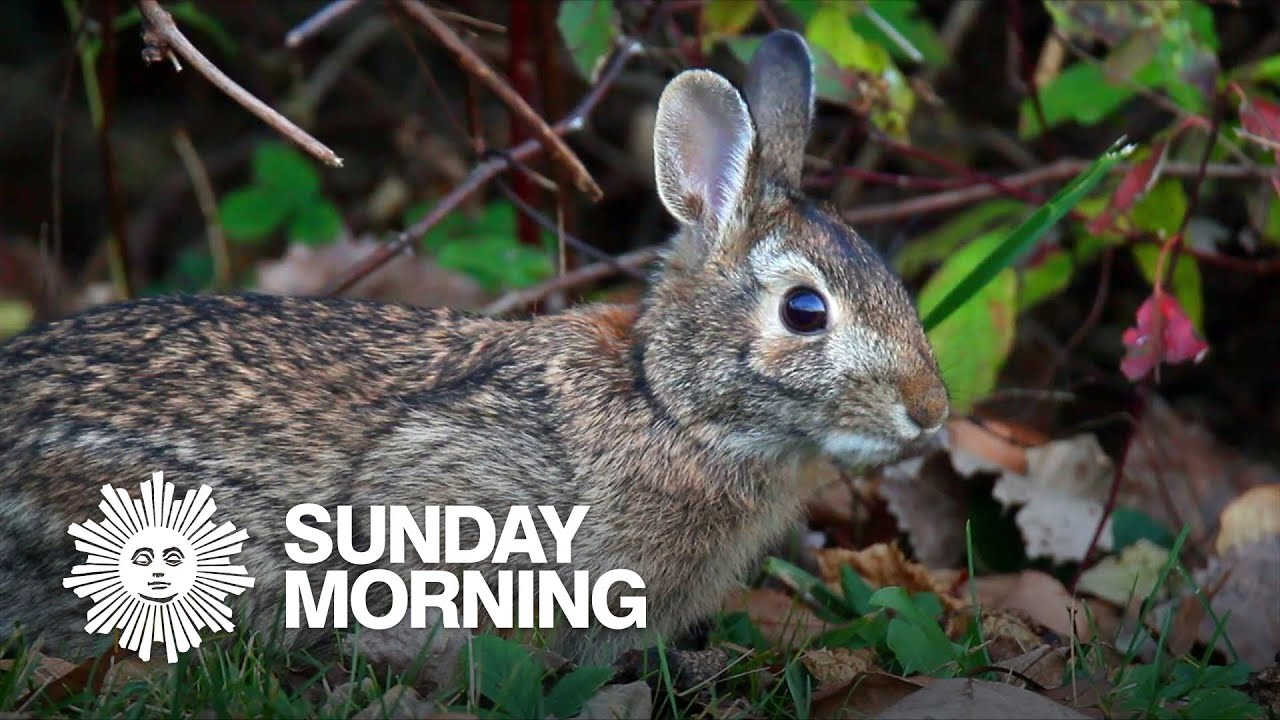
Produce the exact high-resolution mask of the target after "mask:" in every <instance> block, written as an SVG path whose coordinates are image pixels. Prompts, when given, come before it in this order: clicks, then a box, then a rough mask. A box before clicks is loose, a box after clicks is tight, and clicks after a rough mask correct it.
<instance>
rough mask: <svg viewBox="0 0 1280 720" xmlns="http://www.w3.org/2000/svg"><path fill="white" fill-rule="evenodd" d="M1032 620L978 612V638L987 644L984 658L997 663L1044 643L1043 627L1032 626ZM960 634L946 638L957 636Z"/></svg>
mask: <svg viewBox="0 0 1280 720" xmlns="http://www.w3.org/2000/svg"><path fill="white" fill-rule="evenodd" d="M1035 624H1036V623H1035V621H1034V620H1031V619H1029V618H1027V617H1025V616H1024V614H1023V613H1022V612H1020V611H1014V610H984V611H983V613H982V638H983V640H984V641H985V642H986V645H987V655H988V656H989V657H990V658H991V661H992V662H994V663H996V664H999V663H1001V662H1003V661H1006V660H1009V659H1011V658H1015V657H1019V656H1022V655H1025V654H1026V653H1027V652H1028V651H1030V650H1032V649H1034V648H1037V647H1040V646H1041V645H1044V644H1045V640H1046V638H1045V637H1043V635H1044V630H1045V627H1044V626H1039V627H1033V625H1035ZM959 635H960V633H956V634H955V635H952V634H951V633H950V632H948V637H953V638H955V637H959Z"/></svg>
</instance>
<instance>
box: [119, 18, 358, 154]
mask: <svg viewBox="0 0 1280 720" xmlns="http://www.w3.org/2000/svg"><path fill="white" fill-rule="evenodd" d="M138 9H139V10H141V11H142V16H143V17H144V18H146V21H147V23H146V24H147V28H146V30H145V31H144V32H143V36H142V37H143V42H144V43H145V44H146V47H144V48H143V49H142V57H143V59H144V60H146V61H147V62H149V63H150V62H156V61H160V60H169V61H171V62H172V63H173V66H174V68H175V69H177V70H179V71H181V70H182V63H180V62H179V61H178V57H179V56H181V57H182V59H183V60H186V61H187V62H188V63H190V64H191V66H192V67H194V68H195V69H196V72H198V73H200V74H201V75H203V76H204V77H205V78H206V79H208V81H209V82H211V83H213V84H214V86H216V87H217V88H218V89H219V90H221V91H222V92H224V93H226V94H227V95H228V96H229V97H230V98H231V99H232V100H235V101H236V102H238V103H240V104H241V105H243V106H244V108H245V109H246V110H248V111H249V112H251V113H253V114H254V115H257V116H258V117H259V118H261V119H262V121H263V122H265V123H266V124H268V125H270V126H271V127H272V128H274V129H275V130H276V132H278V133H280V134H281V135H283V136H285V137H286V138H288V139H290V140H292V141H293V142H294V143H296V144H297V145H298V147H301V148H302V149H303V150H306V151H307V152H308V153H311V154H312V155H313V156H315V157H316V158H317V159H319V160H320V161H321V162H323V163H324V164H326V165H332V166H333V167H342V158H340V157H338V155H337V154H336V153H334V152H333V151H332V150H330V149H329V148H328V146H326V145H325V144H324V143H322V142H320V141H319V140H317V139H315V138H314V137H312V136H311V135H310V134H309V133H308V132H307V131H306V130H303V129H302V128H300V127H298V126H297V125H295V124H294V123H293V121H292V120H290V119H289V118H287V117H285V116H284V115H281V114H280V113H279V112H277V111H276V110H275V109H274V108H272V107H271V106H270V105H267V104H266V103H264V102H262V101H261V100H259V99H258V98H256V97H254V96H253V94H252V93H250V92H249V91H248V90H245V89H244V88H243V87H240V85H239V84H237V83H236V82H235V81H234V80H232V79H231V78H229V77H227V74H226V73H224V72H222V71H221V70H219V69H218V66H217V65H214V64H213V63H212V62H210V61H209V58H207V57H205V56H204V53H201V52H200V51H199V50H198V49H197V48H196V46H195V45H192V44H191V41H190V40H187V38H186V36H185V35H183V34H182V31H180V30H178V26H177V25H176V24H174V22H173V16H172V15H170V14H169V13H168V11H166V10H165V9H164V8H162V7H160V3H159V2H157V0H138Z"/></svg>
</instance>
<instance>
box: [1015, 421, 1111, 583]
mask: <svg viewBox="0 0 1280 720" xmlns="http://www.w3.org/2000/svg"><path fill="white" fill-rule="evenodd" d="M1113 480H1114V472H1113V471H1112V465H1111V461H1110V460H1109V459H1108V458H1107V455H1106V453H1104V452H1103V451H1102V447H1101V446H1100V445H1099V444H1098V439H1097V438H1096V437H1095V436H1093V435H1077V436H1075V437H1071V438H1068V439H1065V440H1056V441H1054V442H1049V443H1045V444H1043V445H1039V446H1037V447H1034V448H1031V449H1029V450H1027V474H1026V475H1017V474H1014V473H1005V474H1004V475H1002V476H1000V479H999V480H997V481H996V484H995V487H994V488H993V490H992V494H993V495H994V496H995V498H996V499H997V500H999V501H1000V502H1001V504H1003V505H1004V506H1005V507H1006V508H1007V507H1011V506H1015V505H1019V506H1021V509H1019V510H1018V514H1017V515H1016V516H1015V520H1016V521H1017V523H1018V529H1019V530H1021V531H1022V537H1023V540H1024V541H1025V542H1026V546H1027V556H1028V557H1032V558H1037V557H1048V558H1052V559H1054V560H1056V561H1058V562H1073V561H1079V560H1083V559H1084V556H1085V553H1086V552H1087V551H1088V548H1089V543H1090V541H1091V540H1092V539H1093V536H1094V533H1095V531H1096V530H1097V527H1098V522H1099V521H1100V520H1101V519H1102V514H1103V509H1104V507H1105V505H1106V501H1107V497H1108V496H1109V495H1110V489H1111V483H1112V482H1113ZM1110 525H1111V520H1110V519H1109V518H1108V520H1107V526H1106V527H1104V528H1103V530H1102V533H1101V535H1099V537H1098V548H1099V549H1102V550H1109V549H1110V548H1111V531H1110Z"/></svg>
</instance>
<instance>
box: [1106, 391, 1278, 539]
mask: <svg viewBox="0 0 1280 720" xmlns="http://www.w3.org/2000/svg"><path fill="white" fill-rule="evenodd" d="M1277 482H1280V473H1277V472H1276V470H1275V469H1274V468H1271V467H1268V466H1266V465H1261V464H1258V463H1252V462H1250V461H1249V460H1247V459H1246V458H1245V457H1244V456H1243V455H1241V454H1240V453H1239V452H1237V451H1235V450H1233V449H1231V448H1228V447H1226V446H1224V445H1222V444H1221V443H1219V442H1218V441H1217V439H1216V438H1214V437H1213V436H1212V435H1211V434H1210V433H1209V431H1208V430H1206V429H1205V428H1203V427H1201V426H1200V425H1197V424H1194V423H1191V422H1188V421H1186V420H1184V419H1183V418H1181V417H1179V416H1178V414H1177V413H1175V412H1174V411H1173V409H1172V408H1170V407H1169V405H1168V404H1167V403H1165V402H1164V401H1163V400H1161V399H1160V398H1158V397H1153V398H1151V401H1150V402H1149V403H1148V405H1147V409H1146V412H1144V413H1143V415H1142V419H1141V421H1140V422H1139V423H1138V427H1137V429H1136V431H1135V436H1134V438H1133V440H1132V442H1131V443H1130V447H1129V452H1128V453H1127V455H1126V457H1125V464H1124V483H1123V484H1122V485H1121V487H1120V496H1119V505H1120V506H1127V507H1134V508H1137V509H1139V510H1141V511H1142V512H1144V513H1146V514H1147V515H1149V516H1150V517H1152V518H1153V519H1155V520H1156V521H1157V522H1159V523H1161V524H1162V525H1164V526H1165V527H1167V528H1169V529H1171V530H1173V531H1175V532H1176V531H1178V530H1179V529H1181V528H1182V527H1183V525H1189V526H1190V527H1191V532H1190V536H1189V539H1188V546H1189V547H1193V548H1194V547H1204V546H1206V545H1208V544H1209V542H1210V540H1211V539H1212V537H1213V532H1214V530H1215V526H1216V524H1217V520H1218V516H1219V513H1220V512H1222V509H1223V508H1225V507H1226V506H1227V505H1228V504H1229V503H1230V502H1231V501H1232V500H1234V499H1235V498H1236V497H1237V496H1238V495H1239V494H1240V493H1242V492H1244V491H1245V490H1248V489H1249V488H1252V487H1256V486H1258V485H1264V484H1268V483H1277Z"/></svg>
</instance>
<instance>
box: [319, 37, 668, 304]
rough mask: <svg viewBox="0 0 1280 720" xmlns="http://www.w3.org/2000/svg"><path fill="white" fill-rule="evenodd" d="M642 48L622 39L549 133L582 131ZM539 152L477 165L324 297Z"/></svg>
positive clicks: (535, 145)
mask: <svg viewBox="0 0 1280 720" xmlns="http://www.w3.org/2000/svg"><path fill="white" fill-rule="evenodd" d="M643 49H644V48H643V46H642V45H641V44H640V43H639V42H637V41H635V40H630V39H624V40H623V41H622V42H621V44H620V45H619V46H618V48H617V49H615V50H614V51H613V55H612V56H611V57H610V58H609V62H608V64H607V65H606V66H605V69H604V72H602V73H600V79H599V80H598V81H597V82H596V84H595V85H593V86H592V87H591V90H589V91H588V92H587V95H586V97H584V98H583V99H582V101H581V102H579V103H578V106H577V107H575V108H574V109H573V111H572V112H570V113H569V115H568V116H567V117H565V118H564V119H563V120H561V121H560V122H558V123H556V124H555V125H553V126H552V127H551V130H552V132H555V133H558V134H563V133H568V132H573V131H575V130H579V129H581V128H582V126H583V124H584V123H585V122H586V117H587V115H588V114H590V113H591V111H592V110H593V109H595V106H596V105H597V104H599V102H600V100H601V99H603V98H604V95H605V93H606V92H608V90H609V87H610V86H611V85H613V82H614V81H615V80H617V79H618V75H619V74H621V73H622V69H623V67H625V66H626V64H627V60H628V59H630V58H631V57H632V56H634V55H636V54H638V53H640V52H641V51H642V50H643ZM542 149H543V145H542V144H541V143H539V142H538V141H537V140H527V141H525V142H523V143H521V144H520V145H518V146H516V147H514V148H512V149H510V150H508V151H506V152H505V153H496V154H494V155H493V156H491V157H490V158H488V159H486V160H484V161H482V162H480V163H479V164H477V165H476V166H475V168H474V169H472V171H471V173H470V174H469V175H467V177H466V178H465V179H463V181H462V182H460V183H458V185H457V186H455V187H454V188H453V190H451V191H449V194H448V195H446V196H444V197H443V198H441V199H440V202H438V203H436V205H435V206H434V207H432V208H431V211H430V212H428V213H427V214H426V215H425V216H423V217H422V219H421V220H419V221H418V222H416V223H414V224H413V225H411V226H410V227H408V228H407V229H405V230H404V231H403V232H401V233H400V234H399V235H398V236H397V237H396V239H395V240H393V241H392V242H390V243H388V244H387V245H385V246H383V247H382V249H381V250H379V251H378V252H376V253H372V254H371V255H370V256H369V257H368V258H366V259H365V260H363V261H361V262H360V263H359V264H358V265H357V266H356V267H355V268H354V269H353V270H352V271H351V272H350V273H348V274H347V276H346V277H344V278H342V279H340V280H338V281H337V282H335V283H333V284H332V285H331V286H329V287H328V288H326V289H325V291H324V293H323V294H324V295H337V294H340V293H342V292H343V291H345V290H347V289H348V288H350V287H351V286H352V285H354V284H356V283H357V282H359V281H360V279H361V278H363V277H365V276H366V275H368V274H369V273H371V272H373V271H375V270H377V269H378V268H380V267H382V266H383V265H385V264H387V262H389V261H390V260H391V258H393V257H395V256H397V255H399V254H400V253H402V252H404V251H405V250H406V249H408V248H409V247H410V246H412V245H413V243H414V241H416V240H417V239H418V238H420V237H422V236H423V235H425V234H426V233H427V231H429V230H430V229H431V228H433V227H435V226H436V224H438V223H439V222H440V221H441V220H443V219H444V218H445V216H446V215H448V214H449V213H450V212H452V211H453V209H454V208H456V207H457V206H458V205H459V204H461V203H462V202H463V201H464V200H466V199H467V198H469V197H471V196H472V195H473V194H475V193H476V192H477V191H478V190H479V189H480V188H481V187H482V186H483V185H484V184H485V183H486V182H488V181H489V180H490V179H492V178H494V177H496V176H497V175H498V174H499V173H501V172H502V171H504V170H506V169H507V168H508V167H510V166H511V162H512V161H513V160H514V161H521V162H523V161H525V160H528V159H529V158H531V157H533V156H534V155H537V154H538V153H539V152H540V151H542Z"/></svg>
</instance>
